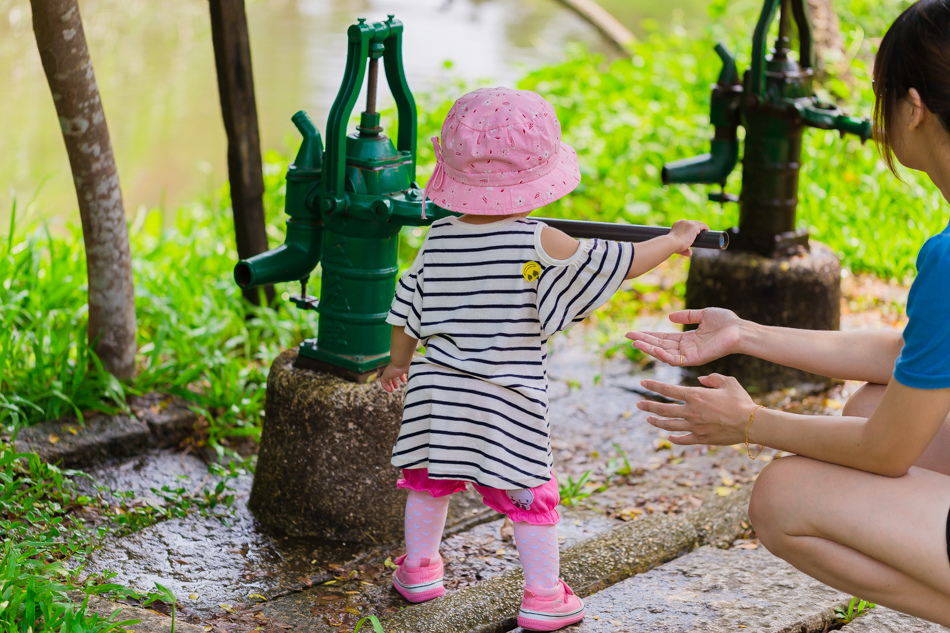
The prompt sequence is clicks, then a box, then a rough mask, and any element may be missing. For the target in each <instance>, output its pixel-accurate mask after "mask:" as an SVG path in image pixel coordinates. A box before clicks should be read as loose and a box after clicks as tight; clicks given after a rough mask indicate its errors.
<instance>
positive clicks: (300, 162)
mask: <svg viewBox="0 0 950 633" xmlns="http://www.w3.org/2000/svg"><path fill="white" fill-rule="evenodd" d="M402 34H403V25H402V22H400V21H399V20H397V19H395V17H394V16H392V15H390V16H389V18H388V19H387V20H385V21H381V22H372V23H367V22H366V21H365V20H363V19H360V20H359V23H358V24H354V25H352V26H350V27H349V29H348V30H347V39H348V47H347V59H346V72H345V73H344V77H343V83H342V85H341V87H340V91H339V93H338V94H337V97H336V100H335V101H334V102H333V107H332V108H331V109H330V116H329V119H328V121H327V127H326V149H325V150H324V148H323V144H322V142H321V138H320V133H319V132H318V131H317V129H316V128H315V127H314V125H313V123H312V122H311V121H310V119H309V117H307V115H306V113H305V112H303V111H300V112H297V113H296V114H295V115H294V116H293V118H292V120H293V122H294V124H295V125H296V126H297V129H298V130H299V131H300V133H301V135H302V136H303V142H302V143H301V146H300V150H299V151H298V153H297V156H296V158H295V160H294V162H293V163H292V164H291V165H290V167H289V168H288V169H287V195H286V208H285V210H286V213H287V215H288V216H289V218H288V219H287V238H286V241H285V243H284V244H282V245H281V246H279V247H277V248H275V249H273V250H270V251H268V252H266V253H262V254H260V255H257V256H255V257H252V258H249V259H247V260H243V261H241V262H239V263H238V264H237V266H236V267H235V269H234V278H235V281H237V283H238V285H240V286H241V287H243V288H250V287H254V286H259V285H264V284H270V283H275V282H286V281H300V282H301V284H302V285H301V292H300V295H299V296H293V297H291V300H292V301H293V302H294V303H295V304H296V305H297V306H298V307H299V308H302V309H304V310H316V311H317V312H318V313H319V315H320V320H319V326H318V329H317V337H316V338H313V339H307V340H305V341H303V342H302V343H301V344H300V349H299V355H298V361H297V364H298V365H300V366H304V367H314V368H319V369H326V370H330V371H333V372H335V373H338V374H342V375H344V376H346V377H349V378H351V379H356V380H359V379H364V378H366V377H368V374H369V373H371V372H372V371H373V370H374V369H376V368H378V367H380V366H382V365H385V364H386V363H387V362H388V360H389V343H390V329H391V328H390V326H389V324H388V323H386V315H387V314H388V312H389V304H390V302H391V301H392V297H393V294H394V292H395V284H396V276H397V274H398V270H399V269H398V264H397V259H396V255H397V252H396V251H397V245H398V236H399V230H400V228H402V227H403V226H421V225H426V224H430V223H431V222H433V221H434V220H437V219H439V218H441V217H445V216H446V215H447V213H448V212H446V211H444V210H442V209H440V208H438V207H436V206H435V205H434V204H432V203H431V202H426V203H425V212H423V203H422V197H423V191H422V189H420V188H419V186H418V184H417V183H416V182H415V177H416V155H415V151H416V104H415V100H414V99H413V97H412V93H411V92H410V91H409V86H408V84H407V83H406V76H405V73H404V72H403V65H402ZM380 59H382V61H383V67H384V69H385V72H386V79H387V82H388V84H389V89H390V91H391V93H392V95H393V98H394V99H395V101H396V110H397V113H398V118H399V134H398V138H397V140H396V144H395V145H393V142H392V140H391V139H390V138H389V137H387V136H386V135H384V134H383V130H382V128H381V127H380V125H379V124H380V115H379V113H378V112H376V82H377V74H378V68H379V60H380ZM367 75H368V77H367V97H366V110H365V111H364V112H363V113H362V114H361V116H360V124H359V126H358V127H357V129H356V132H354V133H351V134H349V135H348V134H347V130H346V125H347V122H348V121H349V119H350V115H351V113H352V111H353V107H354V105H355V104H356V100H357V98H358V97H359V93H360V89H361V87H362V86H363V80H364V76H367ZM317 264H320V265H321V267H322V271H321V292H320V300H319V301H317V299H316V298H315V297H313V296H310V295H308V294H307V291H306V287H307V280H308V278H309V276H310V274H311V273H312V272H313V270H314V268H316V266H317Z"/></svg>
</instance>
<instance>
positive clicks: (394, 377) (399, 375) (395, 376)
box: [379, 363, 409, 393]
mask: <svg viewBox="0 0 950 633" xmlns="http://www.w3.org/2000/svg"><path fill="white" fill-rule="evenodd" d="M408 373H409V365H406V366H405V367H396V366H395V365H393V364H392V363H389V364H388V365H386V369H384V370H383V373H382V374H380V376H379V383H380V384H381V385H382V386H383V389H384V390H385V391H387V392H389V393H392V392H394V391H395V390H396V389H399V387H400V386H401V385H404V384H406V380H407V374H408Z"/></svg>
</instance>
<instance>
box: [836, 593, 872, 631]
mask: <svg viewBox="0 0 950 633" xmlns="http://www.w3.org/2000/svg"><path fill="white" fill-rule="evenodd" d="M876 606H877V605H876V604H874V603H873V602H868V601H867V600H862V599H860V598H858V597H857V596H854V597H852V598H851V602H849V603H848V606H847V608H843V607H835V619H836V620H838V622H840V623H842V624H847V623H848V622H851V621H852V620H854V619H855V618H856V617H858V616H859V615H861V614H862V613H864V611H865V610H868V609H873V608H874V607H876Z"/></svg>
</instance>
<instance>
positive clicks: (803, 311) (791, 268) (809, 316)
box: [686, 241, 841, 391]
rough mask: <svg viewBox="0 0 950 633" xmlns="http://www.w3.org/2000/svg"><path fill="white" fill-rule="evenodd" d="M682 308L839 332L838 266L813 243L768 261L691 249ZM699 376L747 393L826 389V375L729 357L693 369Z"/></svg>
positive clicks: (826, 251) (750, 255) (825, 249)
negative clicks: (716, 377)
mask: <svg viewBox="0 0 950 633" xmlns="http://www.w3.org/2000/svg"><path fill="white" fill-rule="evenodd" d="M686 307H687V308H691V309H699V308H708V307H720V308H728V309H730V310H732V311H733V312H735V313H736V314H738V315H739V316H740V317H742V318H744V319H748V320H750V321H755V322H756V323H762V324H764V325H778V326H782V327H792V328H804V329H809V330H837V329H838V326H839V322H840V318H841V263H840V262H839V261H838V257H837V256H836V255H835V254H834V252H833V251H832V250H831V249H830V248H828V247H827V246H826V245H824V244H821V243H819V242H815V241H812V242H811V252H810V253H808V254H805V255H797V256H794V257H786V258H781V259H770V258H767V257H762V256H759V255H755V254H753V253H746V252H741V251H703V250H699V249H697V250H695V251H694V252H693V257H692V261H691V263H690V268H689V278H688V279H687V281H686ZM695 371H696V372H697V373H698V374H699V375H703V374H708V373H714V372H715V373H720V374H725V375H728V376H734V377H735V378H736V379H738V380H739V382H740V383H742V385H743V386H744V387H746V388H747V389H748V390H750V391H771V390H774V389H782V388H786V387H792V386H805V387H808V386H812V385H814V386H827V385H829V384H830V383H831V382H832V381H831V380H830V379H828V378H826V377H824V376H817V375H815V374H810V373H807V372H803V371H799V370H797V369H791V368H789V367H783V366H781V365H775V364H773V363H769V362H766V361H764V360H761V359H759V358H753V357H751V356H743V355H739V354H733V355H731V356H726V357H725V358H721V359H719V360H717V361H714V362H712V363H709V364H707V365H702V366H700V367H696V368H695Z"/></svg>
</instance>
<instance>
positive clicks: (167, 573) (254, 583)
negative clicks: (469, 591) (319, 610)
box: [82, 450, 498, 616]
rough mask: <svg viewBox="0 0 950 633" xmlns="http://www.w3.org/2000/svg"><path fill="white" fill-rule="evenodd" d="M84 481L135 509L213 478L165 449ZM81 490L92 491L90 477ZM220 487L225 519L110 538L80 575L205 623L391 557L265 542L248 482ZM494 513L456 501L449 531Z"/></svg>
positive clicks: (316, 543) (302, 542) (331, 546)
mask: <svg viewBox="0 0 950 633" xmlns="http://www.w3.org/2000/svg"><path fill="white" fill-rule="evenodd" d="M89 474H90V475H91V477H92V478H93V480H94V481H95V482H98V483H99V484H101V485H105V486H108V487H110V488H112V489H114V490H118V491H131V492H133V493H134V495H135V499H136V501H135V502H133V503H142V504H159V503H161V501H160V500H159V499H158V497H157V495H156V494H155V493H154V492H152V489H153V488H155V489H161V488H162V487H163V486H168V487H169V488H172V489H176V488H185V489H186V490H188V491H191V492H198V493H199V494H200V491H201V490H203V489H205V488H214V486H215V485H217V483H218V482H219V481H220V477H218V476H215V475H209V474H208V466H207V464H206V463H205V462H204V461H203V460H202V459H201V458H199V457H198V456H197V455H194V454H184V453H179V452H176V451H170V450H166V451H157V452H154V453H151V454H148V455H144V456H140V457H137V458H133V459H131V460H125V461H119V462H113V463H110V464H108V465H105V466H102V467H99V468H97V469H93V470H91V471H89ZM82 485H83V486H86V487H89V488H91V487H92V480H90V481H86V482H84V483H83V484H82ZM227 485H228V486H229V487H230V488H232V489H233V491H234V494H235V497H236V498H235V501H234V504H233V505H232V507H231V508H230V509H225V510H221V509H220V508H219V509H218V512H219V513H222V516H220V517H213V516H202V515H201V513H200V512H197V511H196V512H194V513H192V514H191V515H189V516H188V517H186V518H182V519H172V520H168V521H164V522H161V523H157V524H155V525H152V526H150V527H147V528H145V529H143V530H141V531H139V532H136V533H134V534H131V535H129V536H126V537H124V538H119V539H114V540H109V541H107V542H106V543H105V544H104V546H103V547H102V548H101V549H99V550H97V551H96V552H94V554H93V555H92V556H91V558H90V560H89V563H88V565H87V567H86V571H87V572H90V573H102V572H105V571H110V572H113V573H115V574H116V576H115V579H114V581H115V582H119V583H122V584H125V585H127V586H129V587H131V588H133V589H137V590H140V591H148V590H151V589H153V587H154V583H155V582H159V583H161V584H162V585H164V586H166V587H168V588H169V589H171V590H172V591H173V592H174V593H175V595H176V596H178V598H179V600H180V602H181V603H182V607H183V608H184V609H185V611H186V613H189V614H193V615H199V616H203V615H208V614H210V613H213V612H215V611H220V610H221V609H222V608H223V607H222V606H221V605H227V606H228V608H231V607H233V606H234V605H237V604H241V605H244V606H247V605H252V604H255V603H257V602H262V601H263V600H271V599H273V598H275V597H278V596H283V595H287V594H290V593H294V592H297V591H303V590H306V589H309V588H311V587H313V586H315V585H320V584H321V583H325V582H329V581H333V580H334V579H335V578H336V577H337V576H338V575H339V573H340V569H342V567H341V565H346V564H350V565H357V564H367V563H369V562H375V564H376V565H377V567H378V568H379V569H380V570H382V569H383V561H384V560H385V558H386V557H387V556H389V555H390V553H391V547H386V546H370V547H367V546H366V545H360V544H357V543H346V542H331V541H324V540H319V539H303V538H286V537H285V538H278V537H273V536H270V535H269V534H267V533H266V532H265V531H264V530H262V529H261V526H260V525H259V523H258V522H257V521H256V520H255V519H254V517H253V516H252V515H251V513H250V512H249V511H248V509H247V496H248V493H249V490H250V487H251V475H250V474H247V473H246V474H242V475H240V476H238V477H237V478H233V479H230V480H229V481H228V483H227ZM495 516H498V515H497V514H496V513H494V512H492V511H489V510H488V509H487V508H485V507H484V506H483V505H482V504H481V503H480V497H479V496H478V495H475V494H471V493H468V494H465V495H455V497H454V498H453V503H452V505H451V508H450V519H449V523H448V525H447V532H448V533H453V532H456V531H459V530H463V529H467V528H469V527H471V526H472V525H477V524H478V523H479V522H483V521H485V520H490V519H491V518H492V517H495Z"/></svg>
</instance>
